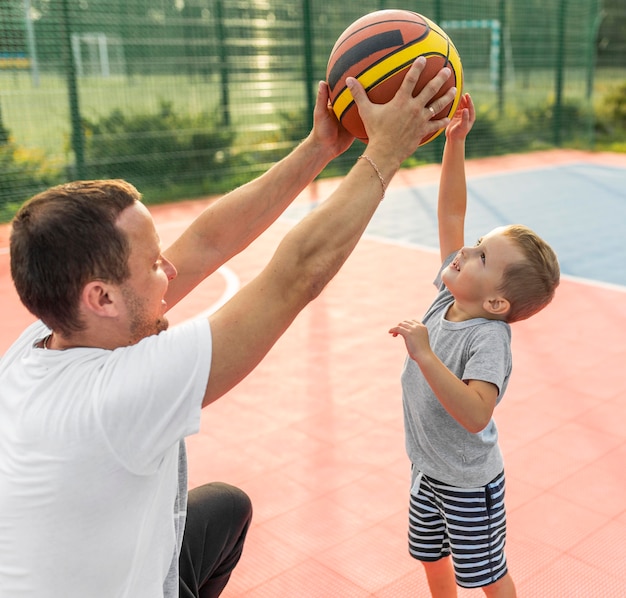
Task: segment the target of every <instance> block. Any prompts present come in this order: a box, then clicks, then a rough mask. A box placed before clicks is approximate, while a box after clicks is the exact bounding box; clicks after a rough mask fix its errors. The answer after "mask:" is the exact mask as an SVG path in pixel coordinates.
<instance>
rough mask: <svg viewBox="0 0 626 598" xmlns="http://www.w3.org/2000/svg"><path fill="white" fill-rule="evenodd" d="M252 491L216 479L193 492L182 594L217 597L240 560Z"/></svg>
mask: <svg viewBox="0 0 626 598" xmlns="http://www.w3.org/2000/svg"><path fill="white" fill-rule="evenodd" d="M251 518H252V504H251V503H250V499H249V498H248V495H247V494H246V493H245V492H243V491H242V490H239V488H235V487H234V486H229V485H228V484H223V483H221V482H214V483H212V484H206V485H204V486H200V487H198V488H194V489H193V490H191V491H190V492H189V502H188V505H187V523H186V524H185V534H184V537H183V546H182V550H181V554H180V559H179V567H180V598H215V597H216V596H219V595H220V594H221V593H222V590H223V589H224V588H225V587H226V584H227V583H228V579H229V578H230V574H231V573H232V571H233V569H234V568H235V565H236V564H237V562H238V561H239V557H240V556H241V552H242V550H243V543H244V540H245V538H246V533H247V531H248V527H249V526H250V520H251Z"/></svg>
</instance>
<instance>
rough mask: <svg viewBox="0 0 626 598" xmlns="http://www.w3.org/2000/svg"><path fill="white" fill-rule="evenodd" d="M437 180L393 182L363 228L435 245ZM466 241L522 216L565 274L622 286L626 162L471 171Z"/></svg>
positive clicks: (625, 273)
mask: <svg viewBox="0 0 626 598" xmlns="http://www.w3.org/2000/svg"><path fill="white" fill-rule="evenodd" d="M438 188H439V185H438V184H427V185H420V186H416V187H406V188H402V189H390V190H389V191H388V193H387V197H386V198H385V200H384V201H383V203H382V205H381V206H380V208H379V211H378V212H377V214H376V215H375V217H374V219H373V221H372V223H371V226H370V228H369V229H368V232H369V233H370V234H373V235H377V236H381V237H385V238H389V239H394V240H396V241H401V242H407V243H411V244H418V245H423V246H425V247H432V248H433V249H438V240H437V213H436V209H437V193H438ZM466 222H467V225H466V231H467V235H466V243H467V244H471V243H473V242H474V240H475V239H478V238H479V237H480V236H481V235H483V234H485V233H487V232H489V231H490V230H491V229H492V228H495V227H497V226H501V225H505V224H511V223H520V224H525V225H527V226H529V227H530V228H532V229H534V230H535V231H536V232H537V233H538V234H539V235H541V236H542V237H544V238H545V239H546V240H547V241H548V242H549V243H550V244H551V245H552V247H553V248H554V249H555V251H556V252H557V254H558V256H559V261H560V264H561V270H562V273H563V274H564V275H566V276H572V277H579V278H586V279H590V280H594V281H598V282H604V283H610V284H616V285H622V286H626V169H625V168H619V167H614V166H601V165H596V164H589V163H583V162H581V163H572V164H567V165H559V166H550V167H545V168H536V169H532V170H525V171H517V172H507V173H502V174H495V175H489V176H477V177H469V178H468V209H467V221H466Z"/></svg>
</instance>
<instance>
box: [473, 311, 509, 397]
mask: <svg viewBox="0 0 626 598" xmlns="http://www.w3.org/2000/svg"><path fill="white" fill-rule="evenodd" d="M476 332H477V334H476V336H475V337H474V338H473V339H472V342H471V343H470V344H469V345H468V351H469V355H468V359H467V362H466V364H465V368H464V371H463V376H462V379H463V380H482V381H483V382H490V383H491V384H494V385H495V386H497V387H498V394H499V396H498V400H499V398H500V397H501V396H502V394H503V393H504V390H505V389H506V384H507V382H508V379H509V376H510V375H511V369H512V357H511V337H510V331H509V328H508V325H507V324H505V323H503V322H495V321H494V322H490V323H489V324H487V325H483V326H479V327H477V328H476Z"/></svg>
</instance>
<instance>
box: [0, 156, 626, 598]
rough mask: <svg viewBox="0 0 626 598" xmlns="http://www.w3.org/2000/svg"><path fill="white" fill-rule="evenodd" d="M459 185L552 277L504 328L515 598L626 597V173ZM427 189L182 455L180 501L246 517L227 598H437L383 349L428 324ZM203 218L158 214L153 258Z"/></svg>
mask: <svg viewBox="0 0 626 598" xmlns="http://www.w3.org/2000/svg"><path fill="white" fill-rule="evenodd" d="M467 175H468V227H469V228H470V229H474V228H476V229H477V230H478V231H479V233H478V234H482V233H485V232H488V231H489V230H490V229H491V228H493V227H494V226H497V225H498V223H501V224H504V223H506V221H507V220H508V219H510V218H514V219H517V220H518V221H520V222H524V223H525V224H528V225H529V226H531V228H534V229H535V230H537V232H539V233H540V234H541V235H542V236H543V237H544V238H546V240H547V241H548V242H550V243H551V244H552V245H553V246H554V248H555V249H556V250H557V253H558V254H559V259H560V261H561V266H562V270H563V279H562V282H561V285H560V287H559V289H558V290H557V295H556V298H555V300H554V301H553V303H552V304H551V305H550V306H548V307H547V308H546V309H545V310H544V311H542V312H541V313H540V314H538V315H536V316H534V317H533V318H531V319H530V320H528V321H525V322H520V323H516V324H513V326H512V331H513V363H514V366H513V375H512V378H511V382H510V384H509V388H508V391H507V394H506V396H505V397H504V399H503V400H502V402H501V404H500V405H499V406H498V408H497V409H496V411H495V419H496V422H497V424H498V428H499V432H500V442H501V446H502V449H503V452H504V458H505V465H506V476H507V496H506V504H507V512H508V522H509V526H508V540H507V555H508V560H509V569H510V572H511V574H512V576H513V579H514V580H515V582H516V585H517V590H518V595H519V596H520V598H624V597H625V596H626V473H625V472H626V465H625V464H626V425H625V422H626V375H625V371H626V253H625V252H626V216H625V213H626V212H625V210H626V155H616V154H595V153H589V152H581V151H574V150H572V151H570V150H567V151H560V150H558V151H557V150H555V151H546V152H537V153H533V154H524V155H510V156H503V157H498V158H489V159H479V160H470V161H468V164H467ZM438 177H439V166H438V165H433V166H426V167H420V168H415V169H406V170H402V171H401V172H400V173H398V175H397V176H396V178H395V179H394V181H393V182H392V184H391V187H390V189H389V190H388V192H387V196H386V198H385V200H384V201H383V203H382V204H381V207H380V210H379V213H378V214H377V215H376V217H375V219H374V220H373V221H372V225H371V228H370V229H368V232H367V233H366V235H365V237H364V238H363V240H362V241H361V242H360V244H359V246H358V247H357V249H356V250H355V252H354V254H353V255H352V256H351V257H350V259H349V260H348V262H347V263H346V265H345V266H344V267H343V269H342V270H341V271H340V272H339V274H338V275H337V276H336V278H335V279H334V280H333V281H332V282H331V283H330V284H329V285H328V287H327V288H326V289H325V290H324V291H323V292H322V294H321V295H320V297H319V298H317V299H316V300H315V301H314V302H313V303H312V304H311V305H309V306H308V307H307V308H306V309H305V310H304V311H303V313H302V314H301V315H300V316H299V317H298V318H297V319H296V321H295V322H294V324H293V325H292V327H291V328H290V329H289V330H288V331H287V332H286V334H285V335H284V336H283V337H282V338H281V339H280V340H279V342H278V343H277V345H276V346H275V347H274V348H273V349H272V350H271V352H270V353H269V355H268V356H267V357H266V359H265V360H264V361H263V362H262V363H261V364H260V366H259V367H258V368H257V369H256V370H255V371H254V372H253V373H252V374H251V375H250V376H249V377H248V378H247V379H246V380H244V381H243V382H242V383H241V384H240V385H239V386H238V387H237V388H235V389H234V390H233V391H232V392H230V393H229V394H228V395H227V396H225V397H224V398H222V399H221V400H220V401H218V402H217V403H214V404H213V405H211V406H209V407H208V408H207V409H205V411H204V412H203V416H202V427H201V430H200V432H199V433H198V434H196V435H194V436H192V437H190V438H188V442H187V444H188V450H189V461H190V463H189V467H190V484H191V485H192V486H196V485H199V484H202V483H204V482H207V481H212V480H222V481H226V482H229V483H232V484H235V485H238V486H240V487H241V488H242V489H244V490H245V491H246V492H247V493H248V494H249V495H250V497H251V499H252V502H253V505H254V509H255V512H254V518H253V524H252V526H251V528H250V531H249V534H248V540H247V543H246V547H245V548H244V552H243V556H242V559H241V561H240V563H239V565H238V567H237V568H236V569H235V571H234V573H233V576H232V578H231V581H230V583H229V585H228V586H227V588H226V590H225V592H224V594H223V596H224V597H225V598H238V597H241V598H243V597H245V598H361V597H367V596H372V597H376V598H403V597H407V598H409V597H411V598H421V597H427V596H428V595H429V594H428V590H427V586H426V579H425V576H424V573H423V570H422V567H421V565H420V564H419V563H418V562H417V561H414V560H413V559H412V558H411V557H410V556H409V555H408V550H407V509H408V496H409V473H410V472H409V462H408V459H407V457H406V454H405V451H404V431H403V421H402V406H401V395H400V381H399V379H400V372H401V369H402V365H403V361H404V358H405V347H404V342H403V341H402V339H401V338H399V337H398V338H392V337H391V336H390V335H389V334H388V332H387V331H388V329H389V328H390V327H391V326H393V325H395V324H396V323H397V322H399V321H400V320H403V319H405V318H407V317H421V315H422V314H423V312H424V311H425V309H426V307H427V306H428V304H429V302H430V300H431V299H432V298H433V297H434V292H435V289H434V286H433V285H432V282H431V281H432V280H433V279H434V277H435V274H436V272H437V269H438V265H439V256H438V251H437V248H436V228H435V223H434V212H433V210H434V207H435V206H436V187H437V181H438ZM336 184H337V181H336V180H320V181H318V182H317V183H314V184H313V185H312V186H311V187H310V188H309V189H307V190H306V191H305V192H304V193H303V194H302V195H301V196H300V197H299V198H298V199H297V200H296V202H295V203H294V205H293V206H292V208H290V209H289V210H288V211H287V213H286V215H285V216H284V217H282V218H281V219H279V220H278V221H277V222H276V223H275V224H274V225H273V226H272V227H271V228H270V229H269V230H268V231H267V232H266V233H265V234H264V235H262V236H261V237H260V238H259V239H258V240H257V241H255V242H254V243H253V245H252V246H251V247H249V248H248V249H247V250H245V251H244V252H243V253H242V254H241V255H239V256H237V257H235V258H234V259H233V260H231V261H230V262H229V263H228V264H227V265H226V266H225V267H223V268H222V269H221V270H220V271H219V272H218V273H216V274H215V275H214V276H213V277H211V278H210V279H209V280H207V281H206V282H205V283H203V284H202V285H201V286H200V287H199V288H198V289H197V290H196V291H194V293H192V294H191V295H190V296H189V297H188V298H186V299H185V300H184V301H183V302H181V303H180V304H179V305H177V306H175V307H174V308H173V309H172V310H171V311H170V321H171V323H172V324H173V325H175V324H176V323H177V322H180V321H182V320H184V319H187V318H189V317H194V316H197V315H198V314H203V313H209V312H210V311H211V310H212V309H215V307H216V306H217V305H219V303H220V302H221V301H223V300H225V299H227V298H228V296H229V295H230V294H232V293H233V292H234V291H236V289H237V288H239V286H240V285H243V284H245V283H246V282H247V281H249V280H250V279H251V278H252V277H253V276H254V275H255V274H256V273H257V272H259V271H260V269H261V268H262V267H263V266H264V265H265V264H266V263H267V261H268V259H269V258H270V256H271V254H272V253H273V250H274V249H275V247H276V245H277V244H278V242H279V241H280V239H281V238H282V237H283V236H284V234H285V233H286V231H287V230H288V229H289V228H290V227H292V226H293V224H294V222H295V221H297V219H299V218H300V217H301V216H302V215H303V214H304V213H306V212H307V211H308V210H309V209H311V207H312V205H314V204H315V202H317V201H319V200H322V199H323V198H325V197H326V196H327V195H328V194H329V193H330V192H331V191H332V189H333V188H334V186H336ZM500 185H502V189H500V187H499V186H500ZM492 191H493V192H494V193H495V195H490V193H491V192H492ZM208 201H210V200H201V201H189V202H182V203H177V204H172V205H167V206H154V207H152V208H151V211H152V212H153V214H154V218H155V221H156V223H157V230H158V231H159V234H160V235H161V238H162V242H163V246H164V247H167V246H168V244H169V243H170V242H171V241H173V240H174V238H175V237H176V236H177V235H178V234H179V233H180V232H181V231H182V229H183V228H184V227H185V226H186V225H187V224H188V223H189V221H190V219H191V218H193V217H194V216H195V215H196V214H198V213H199V212H200V211H201V210H202V209H203V207H205V206H206V205H207V203H208ZM472 214H473V218H474V220H471V218H472ZM518 214H519V216H518ZM501 220H504V222H500V221H501ZM8 230H9V229H8V226H6V225H3V226H1V227H0V279H1V286H0V306H1V308H2V316H1V319H0V330H1V335H0V354H1V353H2V352H4V351H5V350H6V349H7V347H8V346H9V345H10V343H11V342H12V341H13V340H14V339H15V338H16V337H17V336H18V334H19V333H20V332H21V330H22V329H23V328H24V327H25V326H26V324H27V323H29V322H31V321H32V319H33V318H32V316H30V315H29V314H28V313H27V312H26V311H25V309H24V308H23V307H21V305H20V304H19V301H18V299H17V297H16V295H15V291H14V289H13V285H12V283H11V280H10V274H9V255H8ZM474 240H475V237H472V236H468V238H467V240H466V242H467V243H468V244H470V243H473V242H474ZM241 342H242V343H245V342H246V339H245V338H242V339H241ZM163 366H164V367H167V364H163ZM482 595H483V593H482V591H480V590H471V591H470V590H459V596H460V597H461V598H463V597H471V596H482Z"/></svg>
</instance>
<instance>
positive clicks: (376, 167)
mask: <svg viewBox="0 0 626 598" xmlns="http://www.w3.org/2000/svg"><path fill="white" fill-rule="evenodd" d="M361 158H363V159H364V160H367V161H368V162H369V163H370V164H371V165H372V168H373V169H374V171H375V172H376V174H377V175H378V180H379V181H380V184H381V186H382V188H383V196H382V197H381V198H380V201H382V200H383V199H384V198H385V191H387V183H385V179H384V178H383V175H382V174H380V170H379V169H378V166H376V163H375V162H374V160H372V159H371V158H370V157H369V156H366V155H365V154H361V155H360V156H359V157H358V158H357V160H360V159H361Z"/></svg>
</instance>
